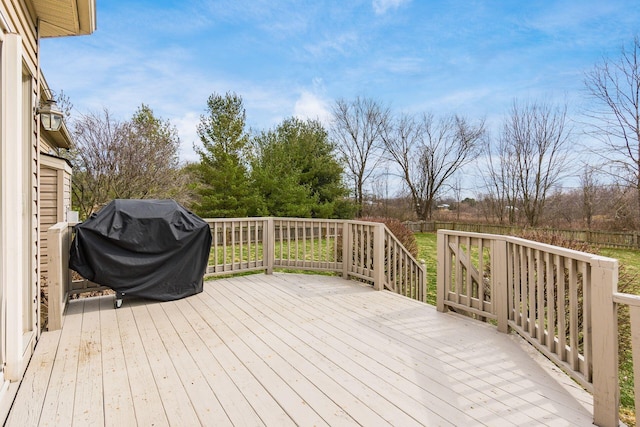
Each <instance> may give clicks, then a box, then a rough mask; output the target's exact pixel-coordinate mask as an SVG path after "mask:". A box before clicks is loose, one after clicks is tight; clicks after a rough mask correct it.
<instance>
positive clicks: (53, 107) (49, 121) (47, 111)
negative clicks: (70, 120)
mask: <svg viewBox="0 0 640 427" xmlns="http://www.w3.org/2000/svg"><path fill="white" fill-rule="evenodd" d="M36 112H37V113H38V114H39V115H40V123H41V124H42V127H43V128H44V130H48V131H53V132H56V131H58V130H60V127H61V126H62V120H63V119H64V113H63V112H62V111H61V110H60V108H59V107H58V104H56V101H54V100H53V99H47V100H46V101H44V102H43V103H41V104H40V107H38V109H37V110H36Z"/></svg>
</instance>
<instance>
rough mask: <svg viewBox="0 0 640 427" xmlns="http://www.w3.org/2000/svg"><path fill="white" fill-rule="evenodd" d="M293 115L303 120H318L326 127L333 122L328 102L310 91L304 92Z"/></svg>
mask: <svg viewBox="0 0 640 427" xmlns="http://www.w3.org/2000/svg"><path fill="white" fill-rule="evenodd" d="M293 115H294V116H296V117H299V118H303V119H313V120H316V119H317V120H319V121H320V122H321V123H322V124H324V125H326V124H328V123H329V122H330V120H331V112H330V111H329V105H328V103H327V101H325V100H324V99H322V98H320V97H319V96H318V95H316V94H314V93H312V92H310V91H308V90H303V91H302V93H301V94H300V97H299V98H298V100H297V101H296V103H295V105H294V108H293Z"/></svg>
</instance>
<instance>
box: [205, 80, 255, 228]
mask: <svg viewBox="0 0 640 427" xmlns="http://www.w3.org/2000/svg"><path fill="white" fill-rule="evenodd" d="M245 117H246V113H245V109H244V106H243V103H242V98H241V97H240V96H238V95H236V94H235V93H230V92H227V93H226V94H225V95H224V96H223V95H218V94H215V93H214V94H212V95H211V96H210V97H209V99H208V100H207V115H203V116H201V117H200V124H199V125H198V136H199V137H200V141H201V142H202V148H200V147H196V148H195V150H196V152H197V153H198V155H199V156H200V163H199V164H198V165H197V166H196V168H195V169H196V175H197V177H198V181H199V182H198V185H197V187H196V192H197V193H198V194H199V196H200V200H199V202H197V203H195V204H194V207H193V208H194V211H195V212H196V213H197V214H198V215H200V216H202V217H207V218H231V217H244V216H248V215H254V214H256V211H257V205H256V203H257V197H256V195H255V192H254V190H253V188H252V186H251V183H250V181H249V174H248V168H247V162H246V158H247V154H248V145H249V136H248V134H247V132H246V131H245Z"/></svg>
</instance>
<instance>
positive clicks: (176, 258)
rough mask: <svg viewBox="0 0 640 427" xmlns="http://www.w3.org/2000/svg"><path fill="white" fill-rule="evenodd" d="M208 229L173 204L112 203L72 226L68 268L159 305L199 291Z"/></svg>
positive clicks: (206, 255) (208, 244) (118, 298)
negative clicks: (160, 302)
mask: <svg viewBox="0 0 640 427" xmlns="http://www.w3.org/2000/svg"><path fill="white" fill-rule="evenodd" d="M210 249H211V232H210V231H209V225H208V224H207V223H206V222H205V221H204V220H202V219H201V218H200V217H198V216H197V215H195V214H194V213H192V212H190V211H188V210H187V209H185V208H184V207H182V206H181V205H180V204H178V203H177V202H175V201H173V200H120V199H118V200H113V201H112V202H110V203H109V204H108V205H106V206H105V207H104V208H102V209H101V210H100V211H99V212H98V213H97V214H93V215H91V217H90V218H89V219H87V220H86V221H85V222H83V223H81V224H78V225H77V226H76V227H75V237H74V239H73V242H72V244H71V254H70V259H69V267H70V268H71V269H73V270H75V271H77V272H78V273H79V274H80V275H82V276H83V277H84V278H86V279H89V280H91V281H92V282H94V283H97V284H99V285H103V286H108V287H109V288H111V289H113V290H115V291H116V295H117V296H116V307H118V306H119V305H120V303H121V299H122V296H123V295H135V296H139V297H144V298H150V299H155V300H160V301H170V300H175V299H180V298H184V297H187V296H190V295H194V294H196V293H199V292H202V287H203V276H204V274H205V272H206V268H207V263H208V259H209V251H210Z"/></svg>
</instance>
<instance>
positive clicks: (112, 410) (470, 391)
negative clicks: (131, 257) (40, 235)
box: [7, 273, 592, 426]
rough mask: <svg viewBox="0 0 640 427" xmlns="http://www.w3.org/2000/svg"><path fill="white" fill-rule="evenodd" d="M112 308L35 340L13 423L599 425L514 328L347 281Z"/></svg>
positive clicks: (80, 306)
mask: <svg viewBox="0 0 640 427" xmlns="http://www.w3.org/2000/svg"><path fill="white" fill-rule="evenodd" d="M112 301H113V297H112V296H110V297H99V298H90V299H85V300H79V301H72V302H71V303H70V304H69V306H68V309H67V313H66V314H65V321H64V326H63V330H62V331H59V332H46V333H44V334H43V336H42V338H41V340H40V342H39V343H38V346H37V347H36V352H35V355H34V357H33V358H32V362H31V364H30V366H29V368H28V370H27V373H26V375H25V380H24V382H23V384H22V386H21V387H20V390H19V391H18V395H17V397H16V401H15V403H14V406H13V408H12V410H11V412H10V414H9V418H8V420H7V425H8V426H13V425H16V426H17V425H20V426H22V425H58V426H59V425H62V426H64V425H72V423H76V424H82V425H87V424H94V425H105V426H106V425H109V426H122V425H136V424H137V425H140V426H146V425H160V426H161V425H203V426H208V425H216V426H218V425H220V426H223V425H235V426H244V425H247V426H255V425H266V426H283V425H318V426H319V425H332V426H355V425H363V426H380V425H402V426H411V425H416V426H418V425H427V426H457V425H465V426H473V425H487V426H515V425H518V426H521V425H530V426H534V425H536V426H537V425H548V426H558V425H559V426H579V425H590V424H591V422H592V412H591V411H592V409H591V400H592V398H591V396H590V395H589V394H588V393H586V392H585V391H584V390H582V389H580V388H579V387H578V386H577V385H575V384H574V383H572V382H571V381H570V380H568V377H567V376H566V375H565V374H563V373H562V372H561V371H560V370H559V369H557V368H555V367H553V366H552V365H551V364H550V362H548V361H547V360H546V359H545V358H544V357H540V356H539V354H538V353H536V352H535V351H532V349H531V347H530V346H528V345H527V344H523V342H522V340H521V339H520V338H518V337H516V336H515V335H513V334H510V335H507V334H501V333H498V332H497V331H496V330H495V328H493V327H491V326H488V325H484V324H481V323H479V322H476V321H473V320H471V319H467V318H462V317H461V316H457V315H452V314H442V313H437V312H436V310H435V309H434V308H433V307H431V306H428V305H425V304H422V303H419V302H417V301H413V300H410V299H408V298H404V297H401V296H399V295H395V294H392V293H390V292H387V291H374V290H372V288H370V287H368V286H365V285H361V284H358V283H356V282H351V281H346V280H343V279H340V278H336V277H328V276H314V275H296V274H282V273H279V274H274V275H250V276H244V277H235V278H227V279H219V280H215V281H209V282H207V283H206V284H205V290H204V292H203V293H201V294H198V295H195V296H192V297H189V298H186V299H183V300H179V301H172V302H164V303H159V302H153V301H149V300H142V299H133V298H132V299H126V300H125V301H124V304H123V307H122V308H120V309H118V310H114V309H113V305H112ZM25 420H26V421H28V422H27V424H25Z"/></svg>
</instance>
